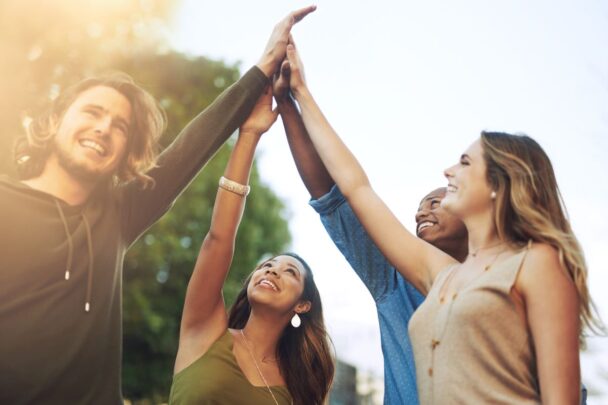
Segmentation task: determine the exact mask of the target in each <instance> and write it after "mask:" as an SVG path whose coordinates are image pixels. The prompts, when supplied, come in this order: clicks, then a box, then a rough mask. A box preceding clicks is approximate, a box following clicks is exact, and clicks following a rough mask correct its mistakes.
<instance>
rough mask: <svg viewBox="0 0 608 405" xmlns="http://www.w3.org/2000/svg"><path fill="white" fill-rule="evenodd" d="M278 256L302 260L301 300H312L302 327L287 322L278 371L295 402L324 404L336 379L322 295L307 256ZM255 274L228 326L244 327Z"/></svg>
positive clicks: (236, 305) (234, 310) (243, 290)
mask: <svg viewBox="0 0 608 405" xmlns="http://www.w3.org/2000/svg"><path fill="white" fill-rule="evenodd" d="M277 256H291V257H293V258H295V259H296V260H298V261H299V262H300V263H302V265H303V266H304V268H305V269H306V274H305V276H304V291H303V292H302V296H301V297H300V299H301V300H307V301H310V303H311V306H310V310H309V311H308V312H306V313H303V314H299V315H300V317H301V318H302V324H301V325H300V327H299V328H293V327H291V326H290V325H288V326H287V327H286V328H285V330H284V331H283V335H282V336H281V338H280V339H279V343H278V345H277V353H276V356H277V359H278V363H279V370H280V372H281V375H282V376H283V378H284V379H285V383H286V384H287V389H288V390H289V393H290V394H291V397H292V398H293V403H294V405H322V404H323V403H324V401H325V399H326V398H327V395H328V393H329V389H330V387H331V383H332V381H333V376H334V368H335V365H334V358H333V355H332V350H331V341H330V340H329V336H328V334H327V330H326V328H325V322H324V321H323V307H322V306H321V296H320V295H319V290H318V289H317V286H316V284H315V281H314V277H313V274H312V271H311V269H310V266H308V264H307V263H306V262H305V261H304V259H302V258H301V257H300V256H298V255H297V254H295V253H289V252H288V253H282V254H280V255H277ZM275 257H276V256H275ZM252 275H253V273H252V274H250V275H249V276H248V277H247V279H246V280H245V282H244V284H243V288H242V289H241V291H240V292H239V294H238V295H237V297H236V301H235V302H234V305H232V307H231V308H230V313H229V317H228V327H229V328H233V329H242V328H244V327H245V324H246V323H247V320H248V319H249V314H250V313H251V306H250V304H249V300H248V299H247V286H248V285H249V282H250V281H251V277H252Z"/></svg>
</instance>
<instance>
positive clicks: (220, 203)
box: [209, 133, 260, 240]
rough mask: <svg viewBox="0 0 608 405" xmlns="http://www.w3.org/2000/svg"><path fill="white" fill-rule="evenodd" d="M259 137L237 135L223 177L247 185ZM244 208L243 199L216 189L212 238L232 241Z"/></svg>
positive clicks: (210, 231)
mask: <svg viewBox="0 0 608 405" xmlns="http://www.w3.org/2000/svg"><path fill="white" fill-rule="evenodd" d="M259 139H260V135H253V134H243V133H241V134H239V137H238V139H237V141H236V143H235V145H234V148H233V150H232V153H231V155H230V158H229V160H228V164H227V165H226V169H225V170H224V177H225V178H227V179H229V180H232V181H234V182H236V183H239V184H242V185H248V184H249V175H250V173H251V166H252V164H253V158H254V154H255V148H256V146H257V143H258V141H259ZM244 208H245V197H244V196H241V195H239V194H236V193H234V192H231V191H228V190H225V189H223V188H218V193H217V197H216V200H215V205H214V207H213V217H212V220H211V226H210V229H209V234H210V235H213V237H214V238H216V239H217V238H221V239H226V240H234V238H235V237H236V232H237V229H238V225H239V223H240V221H241V217H242V214H243V210H244Z"/></svg>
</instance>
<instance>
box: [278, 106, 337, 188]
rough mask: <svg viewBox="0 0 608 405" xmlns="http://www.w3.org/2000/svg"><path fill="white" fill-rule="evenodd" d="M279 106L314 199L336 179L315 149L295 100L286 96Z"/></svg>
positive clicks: (305, 180) (291, 145)
mask: <svg viewBox="0 0 608 405" xmlns="http://www.w3.org/2000/svg"><path fill="white" fill-rule="evenodd" d="M277 108H278V109H279V113H280V114H281V118H282V121H283V126H284V128H285V133H286V135H287V141H288V143H289V148H290V149H291V154H292V156H293V158H294V161H295V164H296V168H297V169H298V173H299V174H300V177H301V178H302V181H303V182H304V185H305V186H306V189H307V190H308V192H309V193H310V195H311V197H312V198H314V199H317V198H319V197H321V196H323V195H325V194H327V193H328V192H329V191H330V190H331V188H332V187H333V185H334V180H333V179H332V178H331V176H330V175H329V172H328V171H327V169H326V168H325V165H324V164H323V161H322V160H321V158H320V157H319V154H318V153H317V151H316V150H315V147H314V145H313V143H312V141H311V139H310V136H309V135H308V132H307V131H306V127H305V126H304V122H302V118H301V117H300V113H299V111H298V109H297V107H296V105H295V102H294V101H293V100H292V99H291V98H286V99H285V100H282V101H280V102H278V103H277Z"/></svg>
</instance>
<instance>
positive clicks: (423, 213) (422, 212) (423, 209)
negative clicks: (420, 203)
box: [415, 207, 429, 223]
mask: <svg viewBox="0 0 608 405" xmlns="http://www.w3.org/2000/svg"><path fill="white" fill-rule="evenodd" d="M428 215H429V210H428V208H427V207H420V208H419V209H418V212H416V216H415V218H416V223H418V222H420V221H421V220H422V219H423V218H425V217H427V216H428Z"/></svg>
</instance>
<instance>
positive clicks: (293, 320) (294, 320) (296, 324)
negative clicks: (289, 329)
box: [291, 314, 302, 328]
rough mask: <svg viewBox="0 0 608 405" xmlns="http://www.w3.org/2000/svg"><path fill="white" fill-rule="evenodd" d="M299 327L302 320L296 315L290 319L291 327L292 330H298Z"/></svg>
mask: <svg viewBox="0 0 608 405" xmlns="http://www.w3.org/2000/svg"><path fill="white" fill-rule="evenodd" d="M300 325H302V320H301V319H300V316H299V315H298V314H294V315H293V317H292V318H291V326H293V327H294V328H299V327H300Z"/></svg>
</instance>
